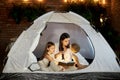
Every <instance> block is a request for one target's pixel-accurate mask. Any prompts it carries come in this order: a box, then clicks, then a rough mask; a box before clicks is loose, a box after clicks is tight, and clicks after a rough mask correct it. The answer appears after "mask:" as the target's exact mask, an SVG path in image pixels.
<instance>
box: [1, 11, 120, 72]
mask: <svg viewBox="0 0 120 80" xmlns="http://www.w3.org/2000/svg"><path fill="white" fill-rule="evenodd" d="M63 32H68V33H70V35H71V42H78V44H80V46H81V50H80V51H81V52H80V53H81V55H83V56H84V57H85V58H86V59H94V60H93V62H92V63H91V64H90V65H89V66H88V67H87V68H85V69H82V70H76V71H71V72H64V73H84V72H120V67H119V64H118V63H117V61H116V55H115V53H114V51H113V50H112V49H111V47H110V46H109V44H108V43H107V42H106V40H105V39H104V38H103V36H102V35H101V33H99V32H96V31H95V30H94V29H93V28H92V27H91V25H90V23H89V21H87V20H86V19H84V18H83V17H81V16H80V15H78V14H76V13H73V12H67V13H56V12H54V11H52V12H48V13H46V14H44V15H42V16H40V17H39V18H37V19H36V20H35V21H34V23H33V24H32V25H31V26H30V28H28V29H27V30H25V31H23V32H22V33H21V35H20V36H19V38H18V39H17V40H16V42H15V44H14V46H13V47H12V48H11V50H10V52H9V53H8V60H7V63H6V65H5V67H4V69H3V72H4V73H6V72H7V73H9V72H31V71H30V70H29V69H28V67H29V66H30V65H31V64H32V63H34V62H37V58H39V56H40V55H41V54H42V51H43V48H44V44H45V42H47V41H53V42H58V37H59V36H60V34H61V33H63ZM76 35H77V36H76ZM56 36H57V37H56ZM39 50H40V52H39ZM37 72H39V73H46V72H43V71H37ZM49 73H61V72H49Z"/></svg>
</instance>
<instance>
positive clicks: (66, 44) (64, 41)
mask: <svg viewBox="0 0 120 80" xmlns="http://www.w3.org/2000/svg"><path fill="white" fill-rule="evenodd" d="M69 43H70V38H66V39H64V40H63V41H62V44H63V46H68V44H69Z"/></svg>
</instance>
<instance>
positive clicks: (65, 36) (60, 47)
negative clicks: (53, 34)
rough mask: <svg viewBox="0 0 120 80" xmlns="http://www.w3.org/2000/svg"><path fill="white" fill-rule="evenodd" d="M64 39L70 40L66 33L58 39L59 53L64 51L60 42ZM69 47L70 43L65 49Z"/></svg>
mask: <svg viewBox="0 0 120 80" xmlns="http://www.w3.org/2000/svg"><path fill="white" fill-rule="evenodd" d="M66 38H70V35H69V34H68V33H63V34H62V35H61V36H60V39H59V51H64V49H63V43H62V41H63V40H64V39H66ZM69 47H70V43H69V44H68V45H67V46H66V48H69Z"/></svg>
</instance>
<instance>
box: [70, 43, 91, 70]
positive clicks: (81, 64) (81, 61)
mask: <svg viewBox="0 0 120 80" xmlns="http://www.w3.org/2000/svg"><path fill="white" fill-rule="evenodd" d="M79 51H80V46H79V45H78V44H76V43H73V44H71V52H72V59H73V61H74V62H75V66H76V67H77V68H78V69H83V68H85V67H87V66H88V65H89V64H88V62H87V61H86V60H85V58H84V57H83V56H82V55H80V53H79Z"/></svg>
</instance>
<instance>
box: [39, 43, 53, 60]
mask: <svg viewBox="0 0 120 80" xmlns="http://www.w3.org/2000/svg"><path fill="white" fill-rule="evenodd" d="M54 45H55V44H54V43H53V42H47V44H46V47H45V50H44V53H43V55H42V57H41V59H40V60H42V59H43V58H44V57H45V55H46V54H47V53H48V50H47V48H50V47H51V46H54Z"/></svg>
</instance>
